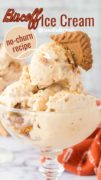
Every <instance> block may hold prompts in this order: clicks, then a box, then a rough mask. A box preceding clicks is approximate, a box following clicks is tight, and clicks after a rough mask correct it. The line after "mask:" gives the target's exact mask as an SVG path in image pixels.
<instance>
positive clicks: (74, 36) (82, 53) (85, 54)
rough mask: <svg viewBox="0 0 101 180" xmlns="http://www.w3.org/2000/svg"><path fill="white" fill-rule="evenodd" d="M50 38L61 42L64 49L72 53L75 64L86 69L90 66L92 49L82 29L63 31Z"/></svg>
mask: <svg viewBox="0 0 101 180" xmlns="http://www.w3.org/2000/svg"><path fill="white" fill-rule="evenodd" d="M51 39H52V40H54V41H55V42H56V43H58V44H61V45H62V46H63V47H64V48H65V49H67V50H68V49H70V50H71V52H72V53H73V55H74V61H75V64H77V65H79V66H81V67H82V68H83V69H85V70H88V69H90V68H91V67H92V62H93V61H92V49H91V44H90V38H89V37H88V35H87V34H86V33H84V32H82V31H74V32H65V33H63V34H57V35H52V36H51Z"/></svg>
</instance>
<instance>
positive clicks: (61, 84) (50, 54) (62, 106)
mask: <svg viewBox="0 0 101 180" xmlns="http://www.w3.org/2000/svg"><path fill="white" fill-rule="evenodd" d="M80 74H81V72H80V68H79V66H78V65H77V64H75V58H74V55H73V52H72V51H71V50H70V49H65V48H63V46H62V45H61V44H57V43H47V44H44V45H42V46H41V47H39V48H38V50H37V51H36V52H35V53H34V54H33V57H32V60H31V63H30V64H29V65H28V66H27V67H25V68H24V70H23V73H22V76H21V77H20V80H19V81H17V82H15V83H13V84H12V85H10V86H8V87H7V88H6V89H5V90H4V92H3V93H2V94H1V96H0V103H1V104H4V105H7V106H9V107H15V108H20V109H21V108H22V109H27V110H31V111H34V112H40V111H41V112H42V113H43V114H41V113H39V114H38V115H37V116H36V118H35V119H34V118H33V123H32V128H31V129H30V132H29V136H30V138H31V139H34V138H35V137H39V139H40V141H39V143H38V145H40V146H51V147H57V148H58V147H61V148H66V147H67V146H68V145H69V146H70V145H73V144H75V143H78V142H80V141H81V140H83V139H84V138H85V137H86V135H89V134H90V133H91V130H92V131H93V130H94V129H95V128H96V126H97V125H98V122H100V112H99V110H98V108H97V106H96V98H94V97H93V96H90V95H88V94H87V93H85V90H84V87H83V84H82V82H81V77H80ZM49 112H51V114H50V113H49ZM54 113H55V115H54ZM95 118H96V121H95ZM88 122H89V123H91V128H88V129H87V125H88ZM53 127H54V128H53ZM20 128H21V127H20ZM22 128H23V127H22ZM55 137H56V138H55Z"/></svg>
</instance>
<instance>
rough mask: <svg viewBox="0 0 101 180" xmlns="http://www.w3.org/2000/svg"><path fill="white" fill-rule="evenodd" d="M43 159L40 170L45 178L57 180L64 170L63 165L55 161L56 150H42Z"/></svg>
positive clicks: (46, 179)
mask: <svg viewBox="0 0 101 180" xmlns="http://www.w3.org/2000/svg"><path fill="white" fill-rule="evenodd" d="M41 155H42V156H43V157H44V161H43V162H42V164H41V167H40V172H41V173H42V175H43V176H44V179H45V180H57V179H58V178H59V177H60V176H61V174H62V172H63V171H64V168H63V166H62V165H61V164H60V163H59V162H58V161H57V152H56V151H52V150H50V151H49V150H48V151H42V153H41Z"/></svg>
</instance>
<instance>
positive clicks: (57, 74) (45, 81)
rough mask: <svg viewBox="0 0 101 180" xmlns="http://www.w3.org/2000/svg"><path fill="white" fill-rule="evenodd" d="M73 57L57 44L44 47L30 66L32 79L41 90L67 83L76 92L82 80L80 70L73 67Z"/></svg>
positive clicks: (34, 56) (37, 52) (35, 55)
mask: <svg viewBox="0 0 101 180" xmlns="http://www.w3.org/2000/svg"><path fill="white" fill-rule="evenodd" d="M71 62H74V61H72V56H71V54H70V52H69V51H67V52H66V50H65V49H64V48H63V47H62V46H61V45H57V44H55V43H47V44H44V45H42V46H41V47H40V48H39V49H38V50H37V51H36V52H35V53H34V55H33V57H32V61H31V63H30V65H29V73H30V78H31V81H32V83H33V85H37V86H38V87H39V89H42V88H46V87H48V86H50V85H52V84H54V83H59V82H62V81H63V82H64V81H66V82H67V86H68V88H69V89H71V90H74V91H75V90H76V89H77V87H78V86H79V84H81V80H80V77H79V75H80V72H79V70H78V68H77V67H76V68H74V69H73V67H72V64H71Z"/></svg>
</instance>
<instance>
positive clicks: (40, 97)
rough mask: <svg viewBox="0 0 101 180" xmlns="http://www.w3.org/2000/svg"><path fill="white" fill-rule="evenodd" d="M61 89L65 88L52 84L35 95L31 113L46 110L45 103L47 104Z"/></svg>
mask: <svg viewBox="0 0 101 180" xmlns="http://www.w3.org/2000/svg"><path fill="white" fill-rule="evenodd" d="M62 89H66V88H64V87H62V85H61V84H54V85H51V86H49V87H48V88H46V89H43V90H39V91H38V92H37V93H35V94H34V96H33V111H45V110H46V109H47V106H46V103H47V102H48V100H49V97H50V96H54V95H55V94H56V93H57V92H59V91H61V90H62Z"/></svg>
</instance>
